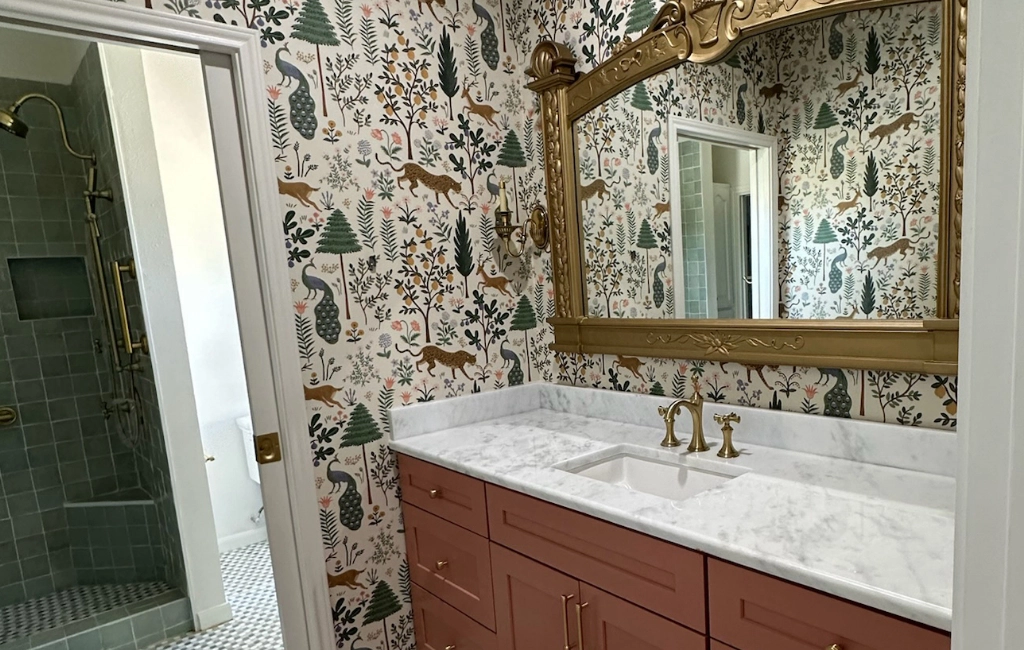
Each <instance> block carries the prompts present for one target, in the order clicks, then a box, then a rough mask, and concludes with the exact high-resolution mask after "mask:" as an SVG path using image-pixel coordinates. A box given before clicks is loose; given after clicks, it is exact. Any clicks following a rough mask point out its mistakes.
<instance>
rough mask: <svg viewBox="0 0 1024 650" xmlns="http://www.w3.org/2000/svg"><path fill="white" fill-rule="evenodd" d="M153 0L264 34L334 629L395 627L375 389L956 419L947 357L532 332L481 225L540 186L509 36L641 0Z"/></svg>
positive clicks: (404, 620)
mask: <svg viewBox="0 0 1024 650" xmlns="http://www.w3.org/2000/svg"><path fill="white" fill-rule="evenodd" d="M130 1H131V2H132V3H133V4H137V5H139V6H143V5H144V4H145V1H144V0H130ZM152 4H153V5H154V10H158V11H169V12H172V13H176V14H179V15H184V16H190V17H192V18H199V19H204V20H215V21H220V22H226V23H234V24H237V25H241V26H245V27H248V28H250V29H253V30H255V31H256V32H258V34H259V36H260V40H261V43H262V45H263V52H264V63H263V65H264V73H265V75H266V76H265V84H266V87H265V92H266V95H265V100H266V110H267V128H268V130H269V132H270V134H271V139H272V144H273V152H272V155H273V156H274V158H275V162H276V165H277V171H278V191H279V194H280V201H281V202H280V216H281V223H282V240H281V255H282V256H283V257H284V258H286V259H287V260H288V264H289V267H290V273H291V286H292V297H293V305H292V309H293V314H292V316H293V318H294V322H295V328H296V345H297V351H298V353H299V357H300V359H301V363H302V366H303V377H304V382H305V386H304V389H305V394H306V400H307V415H308V440H309V446H310V462H311V463H312V465H313V469H314V475H315V480H316V484H317V491H318V496H317V498H318V501H319V508H320V525H321V533H322V538H323V553H324V576H325V579H328V576H330V579H329V585H330V593H331V607H332V616H333V620H334V628H335V632H336V636H337V647H338V648H339V649H342V650H350V649H351V648H353V647H356V648H370V649H372V650H409V649H411V648H413V647H414V644H415V642H414V638H413V629H412V611H411V609H410V606H409V598H410V596H409V568H408V564H407V560H406V555H405V541H404V535H403V523H402V519H401V513H400V504H399V499H400V495H399V494H398V480H397V475H396V465H395V458H394V455H393V454H392V453H391V451H390V449H389V448H388V446H387V445H386V442H385V439H386V434H387V426H388V418H387V411H388V409H390V408H392V407H401V406H403V405H406V404H413V403H416V402H421V401H429V400H437V399H445V398H449V397H454V396H458V395H467V394H470V393H473V392H476V391H485V390H495V389H501V388H504V387H506V386H511V385H516V384H521V383H524V382H528V381H546V382H564V383H572V384H577V385H586V386H595V387H600V388H608V389H613V390H631V391H638V392H647V393H660V392H664V393H666V394H677V393H680V392H684V391H685V392H686V393H687V394H688V393H689V392H690V391H692V390H693V389H694V388H695V387H697V386H699V387H700V390H701V392H702V393H704V394H705V396H707V397H708V399H711V400H716V401H721V402H726V403H733V404H741V403H744V404H746V403H749V404H754V405H758V406H764V407H767V408H784V409H787V410H804V411H807V412H816V413H822V414H824V413H826V409H825V406H824V405H825V404H826V403H831V402H827V401H826V395H832V396H835V395H839V394H848V395H850V396H851V404H852V406H851V408H850V410H849V413H846V412H837V413H832V412H829V413H827V414H829V415H836V416H847V415H849V416H852V417H864V418H870V419H876V420H883V419H884V420H886V421H889V422H902V423H904V424H908V425H921V426H931V427H946V428H953V427H955V422H956V420H955V413H956V378H955V377H953V378H945V377H932V376H918V375H906V374H897V373H861V372H860V371H841V370H833V369H823V370H817V369H805V368H799V369H797V368H777V369H776V368H747V367H743V366H738V365H736V364H725V365H723V364H717V363H707V364H705V363H686V364H680V363H678V362H675V361H666V360H652V359H643V360H639V359H629V358H623V359H616V358H615V357H614V356H613V357H602V356H586V357H571V356H558V357H556V355H554V354H553V353H552V352H551V351H550V350H549V347H548V346H549V344H550V343H551V330H550V328H549V327H548V326H547V325H546V323H545V321H546V319H547V318H549V317H551V316H553V315H554V296H553V289H552V285H551V281H550V275H551V265H550V258H549V256H548V254H547V253H544V254H540V255H538V254H535V253H534V252H530V253H528V254H527V255H525V256H524V257H523V258H522V259H519V260H516V259H512V258H509V257H508V256H507V255H504V254H502V253H501V252H500V251H499V247H498V245H497V241H496V237H495V235H494V230H493V226H494V205H495V201H494V200H495V197H496V195H497V192H498V186H499V182H500V181H501V180H506V181H507V182H508V187H510V188H512V189H514V193H513V196H512V197H510V202H511V204H512V206H513V209H514V210H515V211H516V214H517V216H518V218H519V219H520V220H521V219H523V218H524V216H525V215H526V214H527V213H528V210H529V208H530V206H532V205H533V204H534V203H535V202H537V201H538V200H540V201H542V200H543V198H544V189H545V188H544V175H543V167H542V162H541V161H542V148H543V143H542V137H541V133H540V130H539V128H538V127H539V125H538V120H537V116H538V106H537V98H536V97H535V96H534V94H533V93H531V92H529V91H528V90H526V89H525V88H524V86H525V84H526V82H527V75H526V72H525V71H526V68H527V67H528V60H529V56H530V54H531V52H532V50H533V48H534V47H535V45H536V44H537V43H538V42H539V41H540V40H541V39H543V38H556V39H558V40H560V41H563V42H565V43H567V44H568V45H570V47H571V48H572V49H573V50H574V52H575V53H576V55H577V57H578V58H579V60H580V62H581V64H582V65H583V66H584V67H589V66H592V65H593V64H594V63H596V62H597V61H599V60H602V59H603V58H605V57H607V56H608V54H609V53H610V50H611V48H612V47H613V46H614V45H615V44H616V43H617V42H618V41H619V40H620V39H621V37H622V35H623V34H624V33H625V31H626V30H627V29H628V30H630V31H632V32H637V31H640V30H641V29H642V28H644V27H646V25H647V24H648V23H649V21H650V18H651V17H653V11H654V8H653V6H652V5H653V3H652V2H650V0H647V2H635V3H630V2H628V1H626V0H537V1H534V0H446V1H445V2H443V3H442V2H441V0H163V1H160V0H157V1H156V2H153V3H152ZM637 8H639V9H637ZM648 9H650V15H648V11H647V10H648ZM650 119H651V116H647V120H648V122H647V123H648V124H649V123H650ZM837 132H838V131H837V130H835V131H832V132H831V133H830V134H829V135H830V137H831V136H833V135H834V134H835V133H837ZM638 227H639V225H638ZM651 262H652V263H653V266H656V262H655V259H654V253H653V252H652V253H651ZM653 266H652V270H651V271H652V273H653V271H654V268H653ZM645 272H646V269H645ZM762 375H763V377H762ZM875 393H878V396H876V395H875ZM861 395H863V400H861V399H860V396H861Z"/></svg>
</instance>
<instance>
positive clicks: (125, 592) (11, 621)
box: [0, 560, 269, 644]
mask: <svg viewBox="0 0 1024 650" xmlns="http://www.w3.org/2000/svg"><path fill="white" fill-rule="evenodd" d="M268 564H269V560H268ZM170 590H171V588H170V587H169V586H167V585H165V584H163V583H161V582H140V583H134V584H124V585H90V586H82V587H71V588H69V589H64V590H61V591H58V592H55V593H52V594H50V595H48V596H43V597H42V598H35V599H33V600H28V601H25V602H23V603H18V604H16V605H9V606H7V607H0V644H3V643H6V642H8V641H12V640H14V639H20V638H22V637H26V636H29V635H31V634H35V633H36V632H42V631H43V630H49V629H51V628H55V627H60V626H62V625H67V624H68V623H74V622H75V621H81V620H85V619H87V618H90V617H92V616H96V615H97V614H102V613H103V612H108V611H111V610H115V609H117V608H119V607H123V606H125V605H130V604H132V603H135V602H138V601H140V600H145V599H148V598H152V597H153V596H158V595H160V594H163V593H166V592H168V591H170Z"/></svg>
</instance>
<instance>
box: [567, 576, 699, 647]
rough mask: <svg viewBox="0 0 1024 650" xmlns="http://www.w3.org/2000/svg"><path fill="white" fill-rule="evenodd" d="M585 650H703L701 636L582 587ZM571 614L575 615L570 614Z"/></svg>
mask: <svg viewBox="0 0 1024 650" xmlns="http://www.w3.org/2000/svg"><path fill="white" fill-rule="evenodd" d="M580 591H581V596H580V597H581V598H582V600H583V603H584V605H583V609H582V611H581V613H580V619H581V621H582V625H583V644H582V645H583V647H585V648H586V649H587V650H704V648H705V641H704V636H703V635H701V634H697V633H696V632H693V631H692V630H688V629H686V628H685V627H683V626H682V625H679V624H677V623H673V622H672V621H670V620H668V619H666V618H662V617H660V616H658V615H657V614H652V613H651V612H649V611H647V610H646V609H641V608H639V607H637V606H636V605H633V604H631V603H627V602H626V601H624V600H622V599H621V598H617V597H615V596H613V595H611V594H609V593H606V592H604V591H601V590H600V589H597V588H596V587H592V586H590V585H588V584H586V583H583V584H581V585H580ZM574 614H575V612H574Z"/></svg>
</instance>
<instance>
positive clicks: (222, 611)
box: [192, 603, 233, 632]
mask: <svg viewBox="0 0 1024 650" xmlns="http://www.w3.org/2000/svg"><path fill="white" fill-rule="evenodd" d="M192 618H193V621H194V622H195V624H196V632H201V631H203V630H208V629H210V628H211V627H214V626H217V625H220V624H221V623H227V622H228V621H230V620H231V619H232V618H233V616H232V614H231V605H229V604H227V603H221V604H220V605H214V606H213V607H210V608H208V609H204V610H203V611H201V612H193V613H192Z"/></svg>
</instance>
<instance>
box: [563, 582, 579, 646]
mask: <svg viewBox="0 0 1024 650" xmlns="http://www.w3.org/2000/svg"><path fill="white" fill-rule="evenodd" d="M575 597H576V596H575V595H573V594H570V595H568V596H562V636H563V638H564V639H565V650H569V648H570V647H571V646H570V645H569V610H568V608H567V605H568V604H569V601H570V600H572V599H573V598H575Z"/></svg>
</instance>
